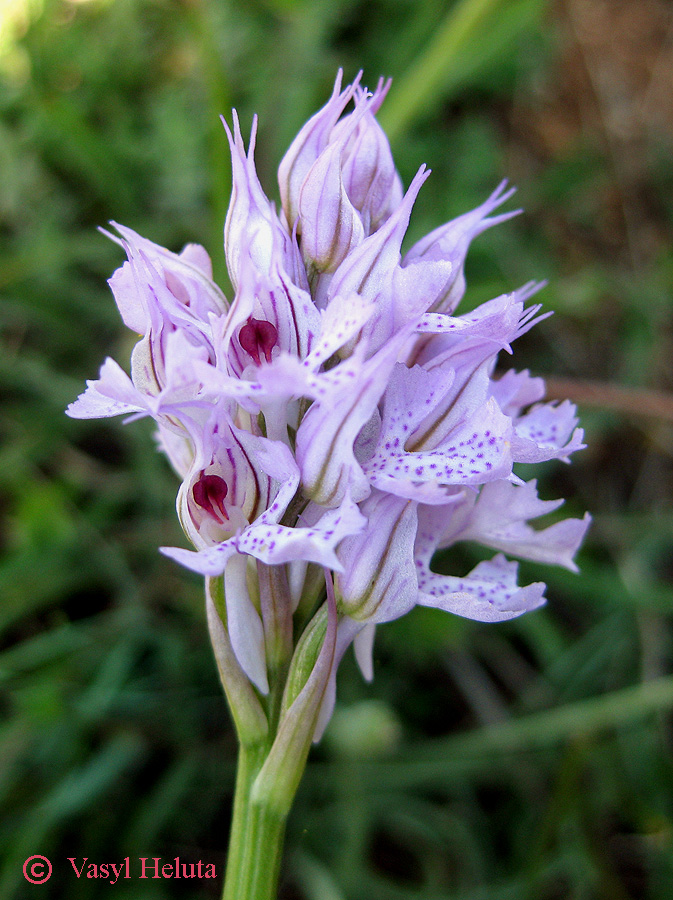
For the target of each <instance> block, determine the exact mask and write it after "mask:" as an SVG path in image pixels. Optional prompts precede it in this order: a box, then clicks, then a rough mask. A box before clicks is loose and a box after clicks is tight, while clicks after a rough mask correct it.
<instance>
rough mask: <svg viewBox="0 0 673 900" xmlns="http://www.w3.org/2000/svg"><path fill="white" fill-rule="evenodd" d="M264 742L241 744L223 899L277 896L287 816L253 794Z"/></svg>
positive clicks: (253, 899) (252, 899) (259, 899)
mask: <svg viewBox="0 0 673 900" xmlns="http://www.w3.org/2000/svg"><path fill="white" fill-rule="evenodd" d="M268 750H269V747H268V746H267V745H266V744H265V743H264V744H253V745H251V746H246V745H244V744H242V745H241V747H240V749H239V757H238V771H237V774H236V793H235V795H234V812H233V816H232V822H231V834H230V838H229V855H228V858H227V873H226V877H225V885H224V894H223V897H222V900H275V898H276V894H277V890H278V875H279V873H280V863H281V858H282V850H283V838H284V835H285V817H284V816H279V815H278V813H277V812H276V811H275V810H271V809H270V808H269V807H268V806H267V805H266V804H264V803H259V802H257V803H253V802H252V798H251V793H252V786H253V783H254V781H255V778H256V777H257V775H258V774H259V771H260V769H261V768H262V765H263V763H264V760H265V759H266V756H267V753H268Z"/></svg>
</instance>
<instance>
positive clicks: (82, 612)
mask: <svg viewBox="0 0 673 900" xmlns="http://www.w3.org/2000/svg"><path fill="white" fill-rule="evenodd" d="M16 9H17V10H18V12H16V11H15V12H14V14H13V15H14V18H13V19H12V20H11V22H10V20H9V18H6V19H5V21H4V22H3V25H4V30H3V37H2V38H1V39H0V235H1V236H2V241H1V242H0V291H1V292H2V301H1V305H0V328H1V331H0V340H1V341H2V344H1V352H0V398H1V401H2V404H1V406H0V511H1V519H0V541H1V548H2V557H1V558H0V597H1V598H2V600H1V602H0V626H1V628H2V637H1V638H0V641H1V643H0V683H1V689H2V694H1V695H0V703H1V704H2V706H1V708H2V713H3V715H2V723H1V724H0V804H1V808H2V816H1V818H0V852H1V854H2V856H1V860H2V870H1V872H0V896H1V897H2V898H3V900H4V898H7V900H10V898H22V897H27V896H28V885H27V884H26V883H25V882H24V880H23V878H22V875H21V865H22V863H23V860H24V859H25V858H26V857H28V856H30V855H32V854H33V853H44V854H45V855H47V856H50V857H51V858H52V860H53V862H54V875H53V877H52V880H51V882H50V884H49V886H48V888H43V889H42V890H44V891H46V890H47V889H48V890H49V896H50V897H66V896H67V897H68V898H74V900H87V898H89V897H94V896H99V895H100V893H101V892H102V891H103V890H104V889H103V888H102V886H100V885H99V884H98V883H97V882H91V881H83V880H76V879H75V877H74V874H73V873H72V872H70V869H69V863H67V862H66V858H67V857H69V856H77V857H79V858H80V859H81V858H82V857H84V856H88V857H89V858H90V859H98V860H101V861H102V860H112V859H115V860H117V859H121V858H123V857H124V856H126V855H130V856H131V857H133V858H137V857H139V856H163V857H165V858H166V859H167V860H168V859H172V858H174V857H175V856H176V855H179V856H180V857H181V859H182V860H184V861H196V860H198V859H202V860H204V861H208V862H213V863H215V864H216V865H217V866H218V870H219V871H220V872H221V871H222V865H223V861H224V849H225V843H226V834H227V828H228V803H229V798H230V795H231V789H232V776H233V766H234V759H235V743H234V738H233V735H232V733H231V729H230V726H229V720H228V717H227V713H226V709H225V706H224V701H223V699H222V697H221V695H220V689H219V686H218V683H217V680H216V674H215V667H214V664H213V662H212V660H211V656H210V650H209V647H208V643H207V634H206V628H205V624H204V617H203V611H202V599H201V585H200V584H199V582H198V579H196V578H192V577H191V576H190V575H189V574H188V573H186V572H184V571H181V570H178V568H177V567H175V566H173V564H171V563H170V562H169V561H167V560H165V559H163V558H161V557H160V556H159V554H158V553H157V551H156V548H157V546H158V545H159V544H176V543H178V544H179V543H181V542H182V538H181V535H180V533H179V528H178V525H177V521H176V517H175V513H174V496H175V491H176V487H177V485H176V483H175V479H174V477H173V475H172V474H171V472H169V471H168V468H167V466H166V465H165V463H164V461H163V460H162V459H161V458H160V457H159V456H158V455H157V454H156V453H155V451H154V445H153V438H152V430H151V427H150V426H149V425H148V423H139V424H136V425H134V426H133V427H129V428H126V427H123V426H122V425H121V424H120V423H116V422H112V423H99V422H84V423H78V422H74V421H72V420H68V419H66V417H65V416H64V414H63V409H64V408H65V406H66V404H67V403H68V402H69V401H70V400H72V399H73V398H74V397H75V396H76V395H77V393H79V391H80V390H81V388H82V385H83V381H84V379H85V378H87V377H89V378H91V377H94V376H95V374H96V372H97V371H98V367H99V365H100V362H101V360H102V359H103V357H104V356H105V355H106V354H109V355H112V356H115V357H116V358H118V359H120V360H123V359H124V358H127V357H128V352H129V350H130V343H129V336H128V335H126V334H125V333H124V331H123V328H122V326H121V323H120V322H119V320H118V315H117V312H116V309H115V307H114V303H113V301H112V298H111V295H110V293H109V291H108V289H107V287H106V284H105V279H106V278H108V277H109V276H110V274H111V273H112V271H113V270H114V268H115V267H116V266H117V265H118V264H119V263H120V256H119V253H118V248H117V247H116V246H115V245H113V244H112V243H111V242H109V241H106V240H105V239H104V238H103V237H102V236H100V235H99V234H97V232H96V230H95V229H96V227H97V226H100V225H104V224H105V223H106V222H107V221H108V220H109V219H112V218H114V219H115V220H117V221H120V222H123V223H124V224H126V225H128V226H130V227H132V228H134V229H136V230H138V231H139V232H141V233H142V234H144V235H146V236H147V237H150V238H152V239H153V240H155V241H157V242H159V243H162V244H165V245H166V246H168V247H171V248H173V249H179V248H180V247H181V246H182V244H184V243H185V242H187V241H194V240H196V241H200V242H202V243H204V244H205V245H206V246H207V248H208V249H209V251H210V253H211V256H212V257H213V260H214V265H215V269H216V272H217V273H218V275H219V276H220V278H221V279H222V282H223V284H226V276H225V275H224V267H223V257H222V246H221V243H222V223H223V219H224V215H225V212H226V206H227V202H228V195H229V189H230V182H229V163H228V159H227V147H226V141H225V140H224V136H223V132H222V129H221V125H220V123H219V118H218V117H219V115H220V114H221V113H224V114H225V115H228V114H229V109H230V107H231V106H232V105H235V106H236V107H237V108H238V109H239V112H240V114H241V118H242V121H243V123H244V127H249V124H250V122H251V118H252V115H253V113H254V112H258V113H259V115H260V139H259V141H258V147H259V151H258V168H259V171H260V176H261V179H262V182H263V184H265V186H266V187H267V189H268V190H269V192H270V193H272V194H275V187H274V184H275V182H274V168H275V166H276V165H277V163H278V161H279V159H280V157H281V155H282V153H283V150H284V148H285V147H286V146H287V144H288V143H289V141H290V140H291V138H292V136H293V134H294V133H296V130H297V129H298V127H299V126H300V125H301V124H302V122H303V121H304V120H305V118H306V117H307V116H308V115H309V114H310V113H311V112H313V111H314V110H315V109H316V108H317V107H318V106H319V105H320V104H321V103H322V102H323V101H324V99H325V97H326V96H327V95H328V93H329V90H330V88H331V83H332V80H333V77H334V73H335V71H336V69H337V68H338V66H340V65H342V66H343V67H344V68H345V71H346V77H348V78H350V77H352V76H353V75H354V74H355V73H356V72H357V71H358V69H360V68H363V69H364V70H365V81H366V83H369V84H370V85H371V84H373V83H374V82H375V81H376V79H377V78H378V76H379V74H386V75H392V76H393V77H394V79H395V81H394V84H393V88H392V89H391V92H390V95H389V99H388V101H387V105H386V108H385V109H386V111H385V113H384V120H385V123H386V125H387V126H388V127H389V129H390V131H391V135H392V138H393V149H394V152H395V155H396V158H397V160H398V164H399V168H400V172H401V174H402V176H403V179H404V180H405V182H406V183H408V182H409V180H410V178H411V177H412V176H413V173H414V171H415V170H416V168H417V166H418V165H419V164H420V163H421V162H426V163H428V165H429V166H430V167H431V168H432V169H433V175H432V182H431V187H430V188H429V189H428V190H427V191H426V192H423V193H422V194H421V197H420V199H419V201H418V205H417V210H416V212H415V215H414V218H413V221H412V226H411V229H412V237H413V236H414V235H416V236H417V235H419V234H420V233H422V232H425V231H427V230H429V229H430V228H433V227H435V226H437V225H438V224H440V223H441V222H443V221H444V220H446V219H447V218H448V217H450V216H452V215H456V214H458V213H460V212H463V211H465V210H466V209H468V208H469V207H470V206H473V205H476V204H477V203H478V202H480V201H481V200H483V199H484V197H485V196H486V195H487V194H488V193H489V192H490V190H491V189H492V188H493V187H494V186H495V185H496V184H497V183H498V182H499V181H500V180H501V178H503V177H508V178H509V179H510V180H512V181H513V182H514V183H517V184H518V185H519V195H518V199H517V203H520V204H521V205H522V206H523V207H525V209H526V213H525V215H524V216H521V217H519V218H518V219H516V220H514V221H513V222H510V223H508V224H506V225H505V226H501V227H500V228H499V229H496V230H495V231H493V232H489V233H487V234H485V235H484V236H482V237H481V238H479V240H478V241H477V242H476V244H475V246H474V248H473V250H472V251H471V254H470V257H469V261H468V285H469V291H468V296H467V298H466V299H467V302H468V303H470V304H476V303H478V302H480V301H481V300H484V299H487V298H488V297H490V296H494V295H496V294H497V293H501V292H502V291H504V290H511V289H512V288H514V287H516V286H518V285H519V284H521V283H523V282H525V281H527V280H528V279H530V278H548V279H549V281H550V284H549V287H548V288H547V289H546V290H545V292H544V294H542V295H541V299H543V301H544V302H545V305H546V306H547V307H548V308H552V309H555V310H556V311H557V315H556V316H554V317H553V318H552V319H550V320H547V321H545V322H544V323H542V324H541V325H540V326H539V327H538V328H536V329H535V330H534V331H533V332H532V333H530V334H528V335H526V336H525V337H524V338H523V339H521V340H520V341H519V342H518V346H517V347H515V356H514V364H515V365H516V366H517V367H518V368H523V367H525V366H529V367H530V368H531V369H533V370H534V371H535V372H537V373H541V374H545V375H549V376H563V377H565V378H570V379H590V380H595V381H598V382H600V383H609V384H616V385H622V386H627V387H631V388H633V389H634V391H635V393H634V394H632V395H631V397H632V399H631V401H630V408H629V409H627V411H626V412H625V411H624V410H623V409H621V410H619V409H615V408H612V407H611V404H610V396H609V394H605V393H604V394H603V395H601V393H600V391H599V392H598V399H597V401H596V403H595V405H592V406H591V407H587V408H586V409H584V408H583V409H582V418H583V424H584V425H585V427H586V429H587V432H588V443H589V448H588V449H587V450H585V451H583V453H581V454H578V455H577V457H576V459H575V461H574V462H573V465H572V466H571V467H565V466H560V465H559V466H556V467H554V466H553V465H552V466H545V467H542V468H541V469H540V471H539V472H538V473H536V474H537V475H538V477H539V478H540V482H541V485H542V493H543V495H544V496H546V497H555V496H566V497H567V498H568V500H567V509H568V510H569V511H571V512H573V513H576V514H579V513H581V512H583V511H584V509H589V510H590V511H591V512H592V513H593V515H594V519H595V523H594V526H593V528H592V531H591V533H590V536H589V540H588V541H587V545H586V547H585V549H584V551H583V553H582V556H581V559H580V565H581V575H579V576H575V575H571V574H568V573H565V572H561V571H558V572H557V571H554V570H549V571H548V570H546V569H543V568H542V567H535V566H533V565H528V566H525V567H523V568H524V572H523V574H524V575H526V576H529V577H530V579H531V580H532V579H536V580H540V579H543V580H546V581H547V582H548V584H549V591H548V596H549V600H550V602H549V605H548V607H547V608H546V609H545V610H543V611H541V612H538V613H535V614H533V615H530V616H526V617H523V618H522V619H520V620H516V621H515V622H512V623H509V624H507V625H503V626H488V627H486V626H480V625H477V624H476V623H472V622H467V621H464V620H459V619H455V618H451V617H448V616H445V615H442V614H437V613H436V612H434V611H431V610H417V611H415V612H414V613H413V614H412V615H410V616H408V617H406V618H405V619H402V620H399V621H398V622H395V623H392V624H391V625H389V626H386V627H385V628H382V629H380V633H379V635H378V636H377V646H376V657H377V659H376V675H375V681H374V684H373V686H368V685H365V684H363V683H362V681H361V679H360V677H359V675H358V674H357V672H356V671H355V667H354V665H353V662H352V660H351V659H350V658H348V659H347V660H346V661H345V662H344V664H343V667H342V671H341V672H340V685H339V691H340V700H341V706H340V711H339V714H338V716H337V717H336V719H335V723H334V727H333V728H332V729H331V731H330V733H329V734H328V736H327V738H326V740H325V741H324V743H323V745H321V746H320V747H319V748H317V750H316V751H315V753H314V757H313V760H314V761H313V763H312V764H311V765H310V766H309V771H308V773H307V777H306V781H305V784H304V785H303V787H302V789H301V791H300V795H299V798H298V803H297V808H296V810H295V812H294V814H293V817H292V820H291V823H290V831H289V836H288V856H287V862H286V866H285V873H286V874H285V880H284V887H283V893H282V897H283V898H284V900H360V898H363V897H367V898H368V900H370V898H371V900H378V898H381V900H384V898H385V900H398V898H399V900H440V898H441V900H449V898H450V900H481V898H483V900H496V898H503V900H505V898H517V900H522V898H524V900H555V898H560V897H564V898H577V900H584V898H587V900H589V898H590V900H593V898H596V900H602V898H610V900H629V898H632V900H640V898H645V900H650V898H651V900H667V898H668V897H669V896H670V885H671V884H672V883H673V771H672V763H671V753H670V742H671V718H670V711H671V708H673V686H672V685H671V681H670V676H669V674H668V673H669V672H670V671H671V656H672V650H673V648H672V641H671V637H672V629H671V615H672V613H673V584H672V576H673V506H672V502H671V501H672V499H673V465H672V451H673V430H672V426H671V419H670V417H669V418H668V419H667V418H666V417H654V416H644V415H642V409H641V405H642V404H641V403H640V402H639V397H640V396H641V395H639V394H638V391H639V390H644V389H654V390H659V391H664V392H665V391H670V390H671V386H672V382H673V370H672V363H671V359H673V354H672V353H671V350H672V337H673V330H672V319H673V316H672V312H673V303H672V300H671V286H672V281H673V277H672V276H673V255H672V254H671V248H670V235H671V221H672V219H673V201H672V200H671V197H672V196H673V194H672V191H671V188H672V187H673V169H672V168H671V165H670V158H671V149H672V145H673V116H671V114H670V109H668V111H667V105H666V98H667V97H668V96H669V94H668V93H667V91H668V90H669V81H670V71H673V67H672V66H671V62H672V60H671V50H670V42H667V34H668V28H669V27H670V10H669V8H668V7H667V6H666V5H665V4H664V3H663V2H659V0H619V2H616V3H615V4H613V5H612V7H610V5H608V6H606V5H605V4H603V3H601V2H599V0H585V2H583V3H580V2H578V0H567V2H566V3H557V4H546V3H544V2H542V0H515V2H503V0H500V2H496V0H461V2H457V3H447V2H442V0H416V2H413V0H371V2H367V3H365V2H364V0H331V2H327V0H317V2H308V0H256V2H248V3H245V2H242V0H239V2H236V0H221V2H214V0H210V2H206V0H184V2H170V0H91V2H89V3H71V2H66V0H43V3H41V4H30V3H26V5H25V7H23V6H21V4H17V6H16ZM606 10H607V12H606ZM606 16H607V17H608V18H607V19H606ZM601 396H602V398H603V399H602V401H601ZM627 405H628V404H627ZM474 553H475V551H474V549H473V548H465V549H460V551H458V552H454V553H452V554H451V557H450V558H446V559H444V560H442V562H441V565H445V566H447V567H449V568H450V569H451V570H456V568H462V569H463V570H466V569H467V568H468V567H470V566H471V565H472V564H473V563H474V560H475V559H476V558H477V557H476V556H474ZM448 570H449V569H448V568H447V571H448ZM373 698H376V700H377V704H376V705H375V706H372V705H371V701H372V699H373ZM363 704H364V705H363ZM37 890H39V888H34V889H33V891H37ZM124 895H125V896H128V897H129V898H134V897H142V898H144V900H145V898H150V900H152V898H170V897H189V898H205V897H216V896H218V885H214V886H213V885H209V884H208V882H205V881H202V882H198V883H190V882H188V881H185V880H181V881H159V882H157V881H143V882H138V881H135V880H132V881H129V882H127V883H125V885H124ZM31 896H32V895H31ZM44 896H47V894H46V893H45V894H44Z"/></svg>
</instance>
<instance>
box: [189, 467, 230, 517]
mask: <svg viewBox="0 0 673 900" xmlns="http://www.w3.org/2000/svg"><path fill="white" fill-rule="evenodd" d="M228 492H229V489H228V488H227V482H226V481H225V480H224V478H220V476H219V475H206V474H205V473H202V474H201V477H200V478H199V480H198V481H197V482H195V484H194V487H193V488H192V494H193V496H194V502H195V503H196V505H197V506H200V507H201V509H205V511H206V512H207V513H208V515H209V516H212V518H213V519H215V521H216V522H219V523H220V525H224V523H225V521H227V522H228V521H229V516H228V515H227V510H226V509H225V506H224V499H225V497H226V496H227V494H228Z"/></svg>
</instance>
